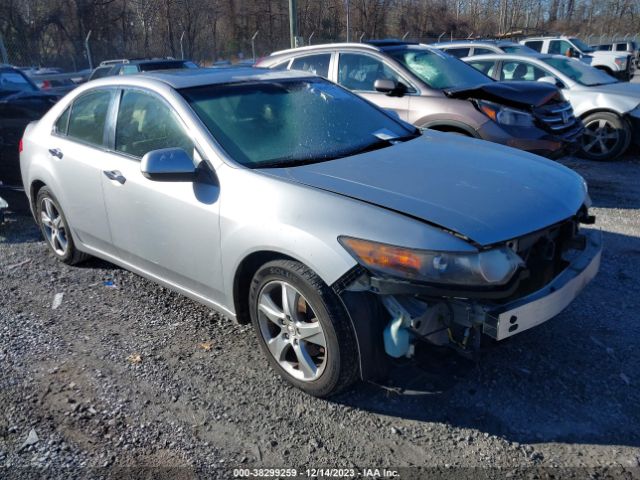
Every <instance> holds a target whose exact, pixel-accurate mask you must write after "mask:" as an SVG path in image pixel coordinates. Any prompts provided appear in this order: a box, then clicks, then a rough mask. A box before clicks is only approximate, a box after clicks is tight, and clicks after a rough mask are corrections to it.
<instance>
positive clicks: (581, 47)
mask: <svg viewBox="0 0 640 480" xmlns="http://www.w3.org/2000/svg"><path fill="white" fill-rule="evenodd" d="M569 40H571V43H573V44H574V45H575V46H576V47H578V50H580V51H581V52H582V53H589V52H595V51H596V49H595V48H593V47H590V46H589V45H587V44H586V43H584V42H583V41H582V40H580V39H579V38H570V39H569Z"/></svg>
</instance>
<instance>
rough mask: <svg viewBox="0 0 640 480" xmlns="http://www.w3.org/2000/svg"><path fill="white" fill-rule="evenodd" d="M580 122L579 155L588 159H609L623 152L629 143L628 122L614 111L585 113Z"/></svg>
mask: <svg viewBox="0 0 640 480" xmlns="http://www.w3.org/2000/svg"><path fill="white" fill-rule="evenodd" d="M582 122H583V123H584V126H585V133H584V135H583V136H582V145H581V148H580V155H581V156H582V157H585V158H588V159H589V160H597V161H611V160H615V159H616V158H618V157H619V156H620V155H621V154H622V153H624V152H625V151H626V150H627V148H629V144H630V143H631V128H630V127H629V124H628V123H627V122H626V121H625V120H624V119H623V118H620V117H619V116H618V115H616V114H615V113H611V112H596V113H592V114H591V115H587V116H586V117H585V118H584V119H583V120H582Z"/></svg>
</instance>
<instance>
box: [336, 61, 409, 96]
mask: <svg viewBox="0 0 640 480" xmlns="http://www.w3.org/2000/svg"><path fill="white" fill-rule="evenodd" d="M378 79H384V80H392V81H394V82H396V83H404V84H405V85H407V82H406V81H403V80H402V78H401V77H400V76H399V75H398V74H397V73H396V72H394V71H393V70H392V69H391V68H389V67H388V66H387V65H385V64H384V63H383V62H381V61H380V60H378V59H376V58H373V57H371V56H369V55H361V54H358V53H341V54H340V59H339V62H338V83H339V84H340V85H342V86H343V87H345V88H348V89H349V90H357V91H361V92H375V88H373V84H374V83H375V81H376V80H378Z"/></svg>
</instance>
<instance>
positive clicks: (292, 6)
mask: <svg viewBox="0 0 640 480" xmlns="http://www.w3.org/2000/svg"><path fill="white" fill-rule="evenodd" d="M289 36H290V37H291V48H296V47H297V45H296V43H297V41H296V39H297V38H298V8H297V6H296V0H289Z"/></svg>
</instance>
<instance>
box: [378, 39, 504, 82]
mask: <svg viewBox="0 0 640 480" xmlns="http://www.w3.org/2000/svg"><path fill="white" fill-rule="evenodd" d="M389 55H391V56H392V57H393V58H395V59H396V60H397V61H398V62H400V63H401V64H403V65H405V66H406V68H408V69H409V70H410V71H411V72H412V73H413V74H414V75H416V76H417V77H418V78H420V79H421V80H422V81H423V82H425V83H426V84H427V85H429V86H430V87H431V88H436V89H447V88H465V87H469V86H474V85H480V84H483V83H489V82H490V81H491V79H489V78H487V77H486V76H485V75H483V74H482V73H480V72H479V71H477V70H476V69H475V68H473V67H470V66H469V65H467V64H466V63H464V62H463V61H461V60H458V59H457V58H452V57H450V56H449V55H446V54H445V53H443V52H441V51H439V50H435V49H434V50H432V49H429V48H424V47H409V48H402V49H397V50H392V51H390V52H389Z"/></svg>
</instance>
